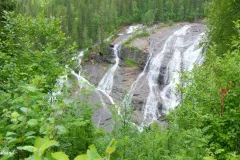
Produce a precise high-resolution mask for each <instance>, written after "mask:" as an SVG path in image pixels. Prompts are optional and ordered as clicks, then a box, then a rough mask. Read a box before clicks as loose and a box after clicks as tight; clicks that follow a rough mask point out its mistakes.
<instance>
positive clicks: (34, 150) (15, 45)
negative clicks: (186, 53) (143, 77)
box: [0, 0, 240, 160]
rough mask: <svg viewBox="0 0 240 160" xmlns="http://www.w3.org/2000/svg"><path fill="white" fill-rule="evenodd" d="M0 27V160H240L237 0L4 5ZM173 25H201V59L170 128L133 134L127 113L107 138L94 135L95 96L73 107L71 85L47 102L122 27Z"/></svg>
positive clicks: (100, 132) (15, 0)
mask: <svg viewBox="0 0 240 160" xmlns="http://www.w3.org/2000/svg"><path fill="white" fill-rule="evenodd" d="M0 21H1V22H0V117H1V118H0V159H2V160H18V159H28V160H41V159H44V160H55V159H56V160H69V159H74V160H162V159H163V160H239V159H240V99H239V97H240V0H131V1H130V0H48V1H46V0H31V1H30V0H1V2H0ZM178 22H188V23H198V22H201V23H204V25H206V29H205V38H204V39H203V40H202V41H201V46H202V48H203V50H202V54H203V55H204V59H205V60H204V63H203V64H202V65H199V66H197V65H195V66H194V68H193V69H192V70H191V71H189V72H184V73H182V82H181V83H184V84H187V85H178V91H179V92H181V102H180V104H179V105H178V106H177V107H176V108H175V109H174V110H171V111H170V112H169V113H168V114H167V115H166V117H165V121H166V123H167V127H165V128H164V127H161V126H159V125H158V123H152V124H150V125H149V126H145V127H144V128H143V130H142V131H141V132H140V131H139V130H138V129H137V127H136V126H134V125H133V124H132V123H129V122H130V121H131V118H132V117H131V110H125V111H124V114H122V116H119V115H118V113H117V112H118V111H117V110H114V109H111V114H112V117H113V129H112V131H111V132H108V131H105V130H104V129H102V128H98V127H96V125H95V124H94V123H93V122H92V116H93V113H94V110H95V108H94V107H95V106H92V104H91V100H90V99H89V96H90V95H91V92H92V91H93V89H92V88H91V87H90V88H87V87H86V88H85V89H82V90H81V91H79V92H77V93H78V94H80V95H81V96H82V97H84V98H82V99H79V98H76V97H75V96H73V93H74V92H76V86H78V84H74V83H73V84H71V85H67V84H63V85H62V87H61V94H59V95H57V97H55V98H56V99H57V100H51V98H53V93H55V92H57V91H58V86H56V84H57V82H58V78H59V77H60V76H64V75H67V74H70V73H71V70H69V69H68V67H66V66H70V67H71V66H73V65H75V62H74V58H72V57H76V56H78V54H79V50H84V49H86V48H88V50H89V51H90V52H92V51H94V52H97V53H98V52H99V53H105V52H106V48H107V46H109V44H111V43H112V41H113V39H114V38H116V36H117V34H116V32H117V31H118V29H119V28H121V27H123V26H129V25H133V24H143V25H145V26H152V25H154V24H158V23H161V24H165V25H164V26H163V27H169V26H171V25H173V24H175V23H178ZM144 36H148V35H147V34H146V35H144ZM109 37H111V38H110V39H108V38H109ZM106 39H108V40H107V41H106ZM84 56H89V53H87V54H86V55H84ZM128 63H129V66H131V65H134V64H133V62H131V61H130V60H129V62H128ZM66 68H67V69H66ZM83 85H85V84H83ZM83 88H84V87H83ZM119 105H120V104H119ZM98 107H99V106H98ZM100 107H101V106H100Z"/></svg>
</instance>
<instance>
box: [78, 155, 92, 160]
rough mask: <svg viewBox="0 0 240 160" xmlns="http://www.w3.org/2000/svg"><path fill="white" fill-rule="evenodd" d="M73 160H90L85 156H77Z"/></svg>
mask: <svg viewBox="0 0 240 160" xmlns="http://www.w3.org/2000/svg"><path fill="white" fill-rule="evenodd" d="M74 160H90V159H89V158H88V156H87V155H86V154H83V155H79V156H77V157H75V158H74Z"/></svg>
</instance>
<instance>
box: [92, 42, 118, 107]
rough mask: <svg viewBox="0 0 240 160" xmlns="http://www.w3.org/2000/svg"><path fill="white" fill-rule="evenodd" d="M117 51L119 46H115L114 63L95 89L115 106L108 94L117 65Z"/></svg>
mask: <svg viewBox="0 0 240 160" xmlns="http://www.w3.org/2000/svg"><path fill="white" fill-rule="evenodd" d="M118 49H119V44H115V45H114V48H113V51H114V56H115V61H116V62H115V64H114V65H113V66H112V67H111V68H109V70H108V71H107V73H106V74H105V75H104V77H103V78H102V80H101V81H100V82H99V84H98V87H97V90H99V91H101V92H102V93H103V94H104V95H105V96H107V97H108V99H109V100H110V101H111V103H112V104H115V103H114V101H113V98H112V97H111V96H110V93H111V91H112V87H113V78H114V73H115V71H116V69H117V67H118V64H119V57H118Z"/></svg>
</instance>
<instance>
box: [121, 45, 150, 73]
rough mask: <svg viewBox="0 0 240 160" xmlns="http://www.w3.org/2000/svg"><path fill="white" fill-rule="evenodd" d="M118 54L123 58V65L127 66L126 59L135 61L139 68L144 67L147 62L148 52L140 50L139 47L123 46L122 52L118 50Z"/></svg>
mask: <svg viewBox="0 0 240 160" xmlns="http://www.w3.org/2000/svg"><path fill="white" fill-rule="evenodd" d="M118 56H119V58H120V60H121V61H120V66H121V67H125V66H126V63H125V61H126V60H127V59H128V60H131V61H133V62H135V63H136V65H137V66H138V67H139V68H141V69H143V68H144V66H145V64H146V62H147V58H148V53H146V52H143V51H142V50H139V49H137V48H133V47H124V46H122V48H121V50H120V52H118Z"/></svg>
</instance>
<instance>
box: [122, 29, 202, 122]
mask: <svg viewBox="0 0 240 160" xmlns="http://www.w3.org/2000/svg"><path fill="white" fill-rule="evenodd" d="M191 27H192V26H191V25H185V26H183V27H182V28H180V29H179V30H177V31H175V32H174V33H173V34H172V35H170V36H169V37H168V39H167V40H166V42H165V43H164V45H163V48H162V50H161V52H160V53H155V54H153V53H152V52H150V56H149V59H148V61H147V63H146V65H145V67H144V70H143V72H142V73H141V74H140V75H139V76H138V77H137V79H136V81H135V82H134V83H133V84H132V85H131V87H130V90H129V92H128V94H127V95H126V96H125V97H124V100H123V102H122V104H123V105H129V106H130V104H129V103H131V101H132V97H133V93H134V91H135V90H136V88H137V87H138V88H141V85H139V84H141V83H140V82H141V79H142V78H143V77H146V78H147V80H148V86H149V94H148V97H147V99H146V103H145V105H144V106H143V118H142V119H143V120H142V124H141V125H140V126H141V127H143V126H145V125H149V124H151V123H152V122H154V121H156V120H157V119H158V118H159V117H160V116H162V115H163V114H166V113H167V112H168V111H169V110H171V109H174V108H175V107H176V106H177V105H178V104H179V103H180V96H179V94H177V91H176V85H177V84H179V83H180V73H179V72H181V71H190V70H191V69H192V68H193V66H194V63H197V64H201V63H202V62H203V57H202V56H201V54H200V53H201V50H202V49H201V48H199V42H200V40H201V39H202V36H203V34H198V36H197V38H196V37H192V38H191V36H190V38H186V37H187V36H186V35H187V34H188V33H189V30H190V28H191ZM150 49H152V50H153V48H150ZM127 100H128V101H130V102H127Z"/></svg>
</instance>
